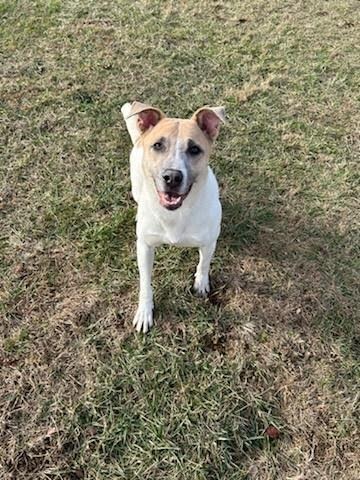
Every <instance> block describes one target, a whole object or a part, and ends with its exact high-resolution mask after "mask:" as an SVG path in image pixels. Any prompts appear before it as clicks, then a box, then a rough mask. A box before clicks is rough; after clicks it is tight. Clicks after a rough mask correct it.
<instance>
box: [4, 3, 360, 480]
mask: <svg viewBox="0 0 360 480" xmlns="http://www.w3.org/2000/svg"><path fill="white" fill-rule="evenodd" d="M357 3H358V2H355V1H345V0H344V1H340V2H335V1H321V2H316V3H314V2H307V1H304V2H297V1H289V2H277V1H270V2H263V1H256V2H250V1H243V2H240V3H239V4H235V5H234V3H229V2H223V1H216V2H212V1H197V2H195V1H189V2H183V3H176V2H172V1H169V2H157V1H156V2H153V1H151V2H150V1H136V2H127V1H125V0H124V1H119V2H96V1H90V2H87V3H86V5H85V4H84V3H81V2H80V3H79V2H75V1H71V0H69V1H65V2H60V1H57V0H51V1H47V2H45V1H44V2H43V1H39V2H30V1H24V2H10V1H5V2H3V3H2V5H1V6H0V15H1V19H2V27H3V28H2V29H1V34H0V35H1V42H2V46H3V48H2V57H3V58H2V66H1V77H0V88H1V102H0V109H1V122H0V129H1V132H0V135H1V136H0V138H1V139H2V140H3V141H2V143H1V145H0V179H1V185H0V223H1V230H0V315H1V322H0V419H1V420H0V477H1V478H2V479H4V480H10V479H11V480H15V479H16V480H25V479H26V480H30V479H31V480H33V479H36V480H37V479H39V480H40V479H42V480H45V479H47V480H49V479H66V480H76V479H89V480H90V479H94V480H95V479H97V480H105V479H110V478H111V479H113V478H123V479H130V478H139V479H142V480H144V479H149V478H156V479H165V478H166V479H169V478H171V479H174V480H175V479H190V478H191V479H196V480H200V479H201V480H205V479H206V480H215V479H226V480H231V479H233V480H235V479H236V480H238V479H239V480H240V479H242V480H245V479H249V480H250V479H251V480H252V479H259V480H285V479H286V480H295V479H296V480H300V479H301V480H310V479H311V480H312V479H315V478H316V479H319V480H335V479H336V480H338V479H339V480H357V479H358V478H360V457H359V451H360V442H359V438H360V432H359V393H358V392H359V353H360V341H359V339H360V332H359V323H358V320H359V319H358V299H359V293H360V292H359V281H358V272H359V258H360V254H359V209H358V198H359V195H358V194H359V189H358V186H359V183H358V180H359V177H358V154H359V138H360V136H359V132H360V128H359V126H360V119H359V112H358V98H357V97H358V85H359V71H358V69H357V63H358V54H357V51H356V49H355V45H357V44H358V43H359V35H358V30H359V29H358V28H357V27H358V25H359V22H360V18H359V6H358V5H357ZM131 99H138V100H142V101H146V102H148V103H153V104H154V105H157V106H159V107H161V108H162V110H164V111H166V112H167V113H168V114H170V115H181V116H182V115H183V116H185V115H189V114H190V113H191V112H192V111H194V110H195V109H196V108H197V107H199V106H201V105H203V104H214V105H216V104H224V105H225V106H226V107H227V112H228V118H229V121H228V123H227V127H226V128H225V129H224V130H223V132H222V134H221V136H220V138H219V141H218V144H217V148H216V152H215V155H214V158H213V166H214V169H215V171H216V174H217V177H218V179H219V182H220V184H221V194H222V203H223V207H224V221H223V231H222V235H221V240H220V242H219V246H218V250H217V254H216V258H215V260H214V264H213V292H212V294H211V296H210V297H209V299H208V300H206V301H202V300H199V299H196V298H194V297H192V295H191V294H190V285H191V280H192V275H193V271H194V267H195V264H196V253H195V252H189V251H188V250H178V249H172V248H165V247H164V248H161V249H159V251H158V252H157V262H156V268H155V274H154V287H155V292H156V327H155V328H154V330H153V331H152V332H151V333H150V335H148V336H147V337H145V338H144V337H142V336H138V335H136V334H135V333H134V332H133V329H132V327H131V319H132V315H133V313H134V309H135V306H136V300H137V269H136V262H135V251H134V240H135V236H134V217H135V208H134V205H133V204H132V203H131V201H130V199H129V195H128V191H129V175H128V153H129V149H130V143H129V139H128V136H127V133H126V131H125V127H124V125H123V124H122V123H121V118H120V106H121V105H122V103H123V102H125V101H128V100H131ZM269 426H274V427H275V428H276V429H277V430H278V431H279V432H280V435H279V436H278V438H274V439H271V438H269V436H268V435H267V433H266V432H267V431H268V430H267V428H268V427H269Z"/></svg>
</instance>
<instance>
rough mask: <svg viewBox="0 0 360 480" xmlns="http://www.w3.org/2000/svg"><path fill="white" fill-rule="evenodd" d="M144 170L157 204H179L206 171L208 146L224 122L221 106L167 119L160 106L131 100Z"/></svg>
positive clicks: (208, 153) (176, 205)
mask: <svg viewBox="0 0 360 480" xmlns="http://www.w3.org/2000/svg"><path fill="white" fill-rule="evenodd" d="M132 116H136V118H137V128H138V129H139V134H140V137H139V140H138V141H139V142H140V143H141V146H142V148H143V149H144V163H143V168H144V173H145V175H147V176H148V177H149V178H151V180H152V181H153V182H154V186H155V188H156V190H157V193H158V196H159V201H160V204H161V205H162V206H163V207H165V208H167V209H168V210H176V209H177V208H179V207H181V205H182V203H183V201H184V199H185V198H186V196H187V195H188V193H189V192H190V190H191V188H192V186H193V184H194V183H196V182H198V181H200V180H201V178H202V177H204V176H206V174H207V165H208V161H209V156H210V152H211V148H212V145H213V142H214V140H215V138H216V137H217V136H218V134H219V129H220V124H221V122H224V108H222V107H216V108H211V107H203V108H200V109H199V110H197V111H196V112H195V113H194V114H193V116H192V117H191V118H190V119H178V118H167V117H166V116H165V115H164V114H163V113H162V112H161V111H160V110H159V109H157V108H154V107H151V106H149V105H144V104H142V103H139V102H134V103H133V104H132V106H131V111H130V115H129V116H128V118H129V117H132Z"/></svg>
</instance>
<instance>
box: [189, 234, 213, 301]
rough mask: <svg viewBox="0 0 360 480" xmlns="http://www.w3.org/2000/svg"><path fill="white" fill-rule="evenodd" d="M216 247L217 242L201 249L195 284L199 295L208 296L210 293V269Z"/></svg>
mask: <svg viewBox="0 0 360 480" xmlns="http://www.w3.org/2000/svg"><path fill="white" fill-rule="evenodd" d="M215 247H216V241H215V242H213V243H210V244H209V245H204V246H203V247H200V249H199V254H200V261H199V264H198V266H197V268H196V273H195V283H194V290H195V292H196V293H197V294H199V295H207V294H208V293H209V292H210V282H209V269H210V262H211V258H212V256H213V253H214V251H215Z"/></svg>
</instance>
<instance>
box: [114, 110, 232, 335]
mask: <svg viewBox="0 0 360 480" xmlns="http://www.w3.org/2000/svg"><path fill="white" fill-rule="evenodd" d="M121 112H122V114H123V116H124V119H125V121H126V126H127V129H128V131H129V134H130V137H131V140H132V142H133V144H134V147H133V149H132V152H131V155H130V175H131V185H132V195H133V197H134V199H135V201H136V202H137V204H138V212H137V226H136V234H137V260H138V267H139V272H140V294H139V305H138V309H137V312H136V315H135V318H134V322H133V323H134V326H135V327H136V330H137V331H139V332H140V331H141V330H142V331H143V332H144V333H146V332H147V331H148V330H149V328H150V327H151V326H152V324H153V306H154V305H153V292H152V288H151V272H152V267H153V261H154V248H155V247H156V246H157V245H160V244H163V243H166V244H169V245H178V246H182V247H198V248H199V253H200V261H199V264H198V266H197V269H196V274H195V283H194V289H195V291H196V292H197V293H198V294H200V295H206V294H207V293H208V292H209V290H210V286H209V268H210V261H211V258H212V255H213V253H214V250H215V247H216V241H217V238H218V236H219V233H220V222H221V205H220V201H219V189H218V185H217V182H216V179H215V176H214V174H213V172H212V170H211V168H210V167H209V166H208V160H209V155H210V152H211V148H212V145H213V142H214V140H215V138H216V137H217V135H218V133H219V127H220V123H221V122H224V109H223V108H222V107H217V108H210V107H203V108H200V109H199V110H197V111H196V112H195V113H194V115H193V116H192V117H191V118H190V119H189V120H187V119H186V120H182V119H178V118H167V117H165V115H164V114H163V113H162V112H161V111H160V110H159V109H157V108H154V107H151V106H149V105H144V104H142V103H139V102H134V103H132V104H130V103H126V104H125V105H123V107H122V108H121Z"/></svg>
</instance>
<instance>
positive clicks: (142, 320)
mask: <svg viewBox="0 0 360 480" xmlns="http://www.w3.org/2000/svg"><path fill="white" fill-rule="evenodd" d="M153 323H154V322H153V306H152V304H149V303H146V304H144V305H139V307H138V309H137V311H136V314H135V317H134V320H133V325H134V327H135V328H136V330H137V331H138V332H141V331H143V333H146V332H147V331H148V330H150V328H151V327H152V325H153Z"/></svg>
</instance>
